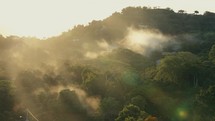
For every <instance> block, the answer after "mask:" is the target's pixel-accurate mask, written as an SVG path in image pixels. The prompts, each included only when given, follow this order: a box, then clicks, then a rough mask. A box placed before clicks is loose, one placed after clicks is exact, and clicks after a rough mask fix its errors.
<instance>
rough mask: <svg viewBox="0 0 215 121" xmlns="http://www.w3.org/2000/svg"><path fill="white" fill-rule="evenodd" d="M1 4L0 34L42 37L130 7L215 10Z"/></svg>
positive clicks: (28, 1) (99, 1)
mask: <svg viewBox="0 0 215 121" xmlns="http://www.w3.org/2000/svg"><path fill="white" fill-rule="evenodd" d="M185 2H186V4H185ZM0 3H1V4H0V15H1V20H0V34H3V35H5V36H8V35H18V36H36V37H40V38H43V37H50V36H54V35H59V34H61V33H62V32H64V31H67V30H68V29H71V28H72V27H73V26H75V25H77V24H88V23H89V22H90V21H92V20H102V19H104V18H106V17H108V16H110V15H111V14H112V13H114V12H115V11H121V9H123V8H125V7H128V6H150V7H154V6H157V7H161V8H166V7H170V8H172V9H174V10H175V11H177V10H178V9H184V10H186V11H188V12H193V11H194V10H199V11H200V13H203V12H204V11H207V10H208V11H215V9H214V6H213V5H214V4H215V1H209V0H206V1H202V2H201V1H194V0H190V1H189V2H188V1H185V0H180V1H179V0H171V1H169V0H164V1H163V0H156V1H155V0H117V1H116V0H108V1H104V0H90V1H84V0H54V1H53V0H0Z"/></svg>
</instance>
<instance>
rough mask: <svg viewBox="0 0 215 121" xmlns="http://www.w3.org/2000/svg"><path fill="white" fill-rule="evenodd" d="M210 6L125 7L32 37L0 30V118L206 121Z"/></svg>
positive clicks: (212, 35)
mask: <svg viewBox="0 0 215 121" xmlns="http://www.w3.org/2000/svg"><path fill="white" fill-rule="evenodd" d="M214 73H215V13H212V12H205V13H204V14H203V15H200V14H199V12H198V11H195V12H194V14H187V13H185V11H184V10H180V11H178V12H174V11H173V10H171V9H169V8H167V9H158V8H157V9H151V8H147V7H128V8H124V9H123V10H122V11H121V12H116V13H113V14H112V15H111V16H110V17H108V18H106V19H104V20H100V21H92V22H90V23H89V24H88V25H77V26H75V27H74V28H72V29H71V30H68V31H67V32H64V33H62V34H61V35H60V36H56V37H52V38H48V39H46V40H39V39H37V38H26V37H17V36H9V37H3V36H0V120H1V121H25V120H26V118H28V119H29V120H30V121H33V120H34V119H33V118H34V117H32V116H31V115H27V112H28V110H30V111H31V113H32V114H33V115H34V116H35V117H36V118H37V119H39V120H40V121H72V120H74V121H114V120H115V121H213V120H215V110H214V109H215V103H214V102H215V76H214Z"/></svg>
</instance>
